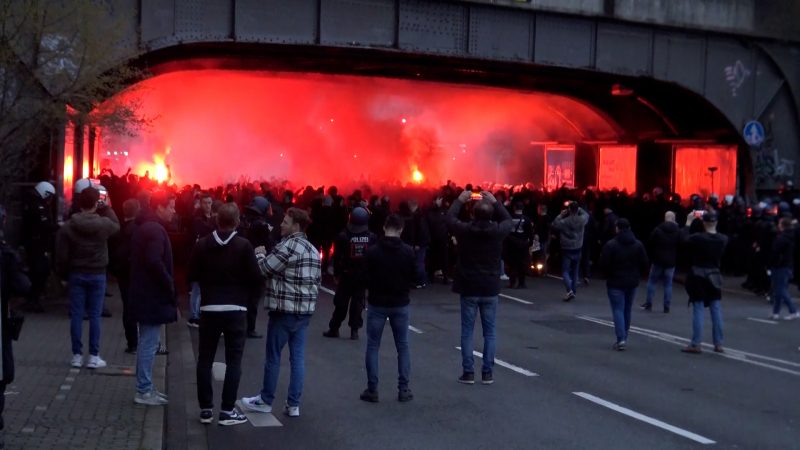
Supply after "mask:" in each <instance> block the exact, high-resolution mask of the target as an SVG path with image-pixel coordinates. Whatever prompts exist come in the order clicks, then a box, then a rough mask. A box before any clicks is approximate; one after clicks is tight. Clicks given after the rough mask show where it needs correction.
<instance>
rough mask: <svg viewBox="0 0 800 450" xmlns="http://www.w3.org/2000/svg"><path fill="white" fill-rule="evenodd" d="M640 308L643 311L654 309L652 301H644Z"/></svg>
mask: <svg viewBox="0 0 800 450" xmlns="http://www.w3.org/2000/svg"><path fill="white" fill-rule="evenodd" d="M639 308H641V309H642V310H643V311H652V309H653V305H651V304H650V303H642V304H641V305H639Z"/></svg>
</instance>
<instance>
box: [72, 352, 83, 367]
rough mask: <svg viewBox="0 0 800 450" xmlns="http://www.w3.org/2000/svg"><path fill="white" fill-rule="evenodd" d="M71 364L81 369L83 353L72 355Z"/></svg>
mask: <svg viewBox="0 0 800 450" xmlns="http://www.w3.org/2000/svg"><path fill="white" fill-rule="evenodd" d="M69 365H70V366H72V367H76V368H78V369H80V368H81V366H83V355H79V354H78V353H75V354H74V355H72V361H70V363H69Z"/></svg>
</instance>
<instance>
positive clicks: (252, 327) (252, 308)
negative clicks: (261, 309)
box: [247, 296, 261, 333]
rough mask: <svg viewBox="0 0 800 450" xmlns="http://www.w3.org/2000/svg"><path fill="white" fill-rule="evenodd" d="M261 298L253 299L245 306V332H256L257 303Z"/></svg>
mask: <svg viewBox="0 0 800 450" xmlns="http://www.w3.org/2000/svg"><path fill="white" fill-rule="evenodd" d="M260 300H261V297H260V296H259V297H253V298H251V299H250V302H249V304H248V305H247V332H248V333H255V332H256V319H257V318H258V303H259V301H260Z"/></svg>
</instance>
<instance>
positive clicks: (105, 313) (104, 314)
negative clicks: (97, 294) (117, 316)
mask: <svg viewBox="0 0 800 450" xmlns="http://www.w3.org/2000/svg"><path fill="white" fill-rule="evenodd" d="M100 317H111V311H110V310H109V309H108V308H106V307H105V306H104V307H103V311H102V312H101V313H100Z"/></svg>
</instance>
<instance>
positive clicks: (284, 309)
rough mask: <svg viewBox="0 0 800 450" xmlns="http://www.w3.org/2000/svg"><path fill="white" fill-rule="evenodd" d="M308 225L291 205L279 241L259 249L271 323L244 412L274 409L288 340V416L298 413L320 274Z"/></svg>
mask: <svg viewBox="0 0 800 450" xmlns="http://www.w3.org/2000/svg"><path fill="white" fill-rule="evenodd" d="M310 223H311V219H310V218H309V216H308V213H307V212H305V211H303V210H301V209H298V208H289V210H288V211H286V215H285V216H284V219H283V222H282V223H281V236H282V240H281V241H280V242H279V243H278V245H276V246H275V248H274V249H273V250H272V251H271V252H270V253H269V254H267V253H266V250H265V249H264V247H258V248H257V249H256V256H257V259H258V266H259V268H260V269H261V273H262V274H263V275H264V276H265V277H267V284H266V289H265V295H266V298H265V301H266V308H267V309H268V310H269V325H268V327H267V351H266V353H267V355H266V362H265V363H264V382H263V386H262V388H261V392H260V393H259V394H258V395H256V396H253V397H244V398H243V399H242V406H243V408H244V409H246V410H249V411H254V412H264V413H268V412H272V401H273V400H274V399H275V388H276V386H277V384H278V373H279V370H280V366H281V351H282V350H283V347H284V346H285V345H286V344H287V343H288V344H289V354H290V358H289V362H290V364H291V375H290V377H289V395H288V397H287V399H286V406H285V408H284V414H286V415H288V416H289V417H297V416H299V415H300V397H301V396H302V394H303V376H304V365H303V364H304V363H303V352H304V349H305V342H306V329H307V328H308V323H309V321H310V320H311V315H312V314H313V313H314V308H315V307H316V304H317V294H318V292H319V284H320V277H321V274H322V270H321V263H320V257H319V252H318V251H317V249H316V248H314V246H313V245H312V244H311V242H309V241H308V239H307V238H306V234H305V230H306V228H308V225H309V224H310Z"/></svg>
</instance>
